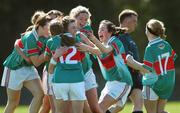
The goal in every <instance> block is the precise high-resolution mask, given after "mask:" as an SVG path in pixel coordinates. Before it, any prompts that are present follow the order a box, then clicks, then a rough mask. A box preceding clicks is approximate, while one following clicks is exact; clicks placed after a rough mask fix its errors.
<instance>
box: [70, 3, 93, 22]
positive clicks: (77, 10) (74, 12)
mask: <svg viewBox="0 0 180 113" xmlns="http://www.w3.org/2000/svg"><path fill="white" fill-rule="evenodd" d="M80 13H86V14H88V15H89V19H88V22H90V17H91V13H90V11H89V9H88V8H86V7H84V6H81V5H79V6H77V7H75V8H73V9H72V10H71V11H70V13H69V16H70V17H71V18H76V17H77V16H79V14H80Z"/></svg>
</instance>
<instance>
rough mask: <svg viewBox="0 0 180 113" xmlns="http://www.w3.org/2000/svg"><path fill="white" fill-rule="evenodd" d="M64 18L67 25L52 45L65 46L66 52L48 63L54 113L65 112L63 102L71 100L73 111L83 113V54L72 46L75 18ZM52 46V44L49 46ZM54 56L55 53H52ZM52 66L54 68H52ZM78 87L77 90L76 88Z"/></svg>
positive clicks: (74, 34) (73, 43) (73, 42)
mask: <svg viewBox="0 0 180 113" xmlns="http://www.w3.org/2000/svg"><path fill="white" fill-rule="evenodd" d="M64 18H66V21H64V22H66V23H69V24H68V26H64V32H65V33H64V34H61V35H60V37H61V38H58V40H57V41H56V43H54V45H58V46H59V47H60V49H61V48H62V47H63V46H67V50H66V52H64V51H65V50H62V49H61V51H59V52H58V54H60V55H59V56H60V57H58V59H54V57H52V58H51V61H50V65H49V70H48V71H49V73H51V74H52V75H50V76H53V79H52V81H53V92H54V95H55V98H56V100H55V103H56V104H55V105H56V113H60V112H65V111H64V105H65V104H64V103H66V102H67V101H71V104H72V112H73V113H83V107H84V101H85V100H86V96H85V87H84V73H83V68H82V64H81V60H82V59H83V58H84V56H85V55H84V54H83V53H81V52H79V51H77V49H76V47H75V46H74V45H75V43H76V41H75V36H76V25H75V20H74V19H71V18H68V17H64ZM51 47H52V48H53V45H52V46H51ZM54 56H56V54H55V55H54ZM54 66H56V67H55V70H54ZM77 89H78V90H77Z"/></svg>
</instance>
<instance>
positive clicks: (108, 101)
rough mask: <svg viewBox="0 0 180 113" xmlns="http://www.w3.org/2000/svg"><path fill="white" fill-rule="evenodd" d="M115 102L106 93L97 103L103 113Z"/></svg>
mask: <svg viewBox="0 0 180 113" xmlns="http://www.w3.org/2000/svg"><path fill="white" fill-rule="evenodd" d="M115 102H117V101H116V100H115V99H113V98H112V97H111V96H109V95H106V96H105V97H104V98H103V100H102V101H101V102H99V105H100V107H101V109H102V111H103V113H105V112H106V111H107V110H108V108H109V107H110V106H111V105H113V104H114V103H115Z"/></svg>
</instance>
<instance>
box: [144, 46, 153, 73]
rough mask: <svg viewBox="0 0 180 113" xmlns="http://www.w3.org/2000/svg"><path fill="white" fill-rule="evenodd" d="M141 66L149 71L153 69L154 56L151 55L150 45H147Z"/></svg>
mask: <svg viewBox="0 0 180 113" xmlns="http://www.w3.org/2000/svg"><path fill="white" fill-rule="evenodd" d="M143 63H144V64H143V67H144V68H146V69H147V70H149V71H152V70H153V63H154V58H153V57H152V51H151V46H147V47H146V50H145V54H144V59H143Z"/></svg>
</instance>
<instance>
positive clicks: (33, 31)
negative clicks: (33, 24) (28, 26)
mask: <svg viewBox="0 0 180 113" xmlns="http://www.w3.org/2000/svg"><path fill="white" fill-rule="evenodd" d="M32 34H33V35H34V37H35V39H36V41H38V34H37V32H36V30H35V28H33V29H32Z"/></svg>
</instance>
